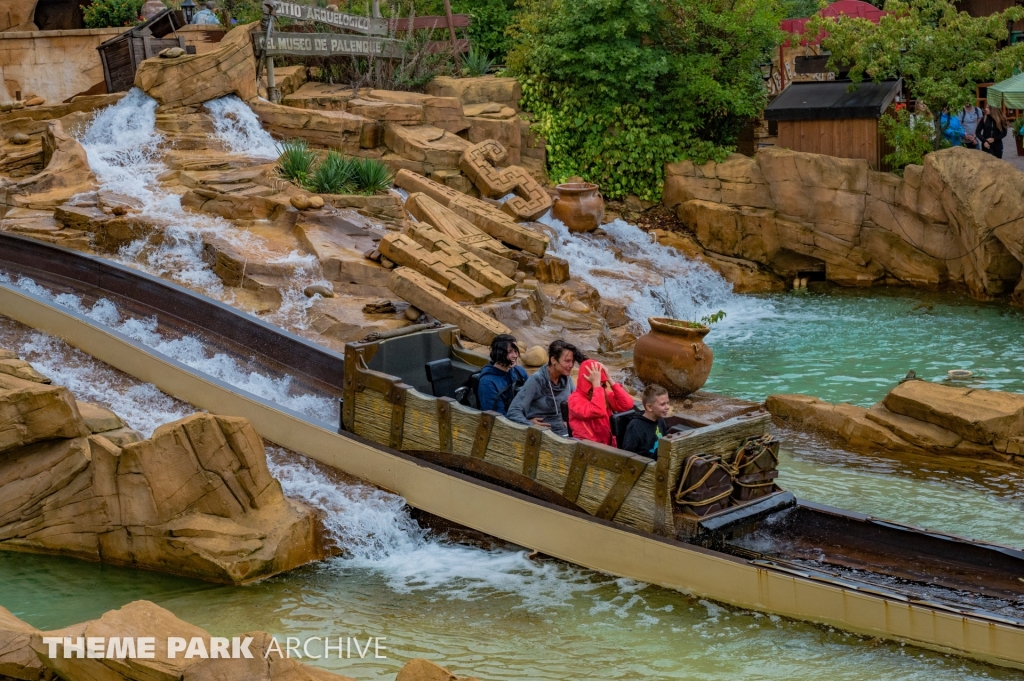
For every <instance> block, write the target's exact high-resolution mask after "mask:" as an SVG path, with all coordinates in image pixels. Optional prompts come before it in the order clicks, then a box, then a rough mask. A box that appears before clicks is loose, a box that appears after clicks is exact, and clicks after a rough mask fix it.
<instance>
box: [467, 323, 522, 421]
mask: <svg viewBox="0 0 1024 681" xmlns="http://www.w3.org/2000/svg"><path fill="white" fill-rule="evenodd" d="M518 362H519V346H517V345H516V339H515V338H514V337H513V336H510V335H509V334H507V333H503V334H500V335H498V336H495V337H494V340H493V341H491V363H490V364H488V365H487V366H485V367H484V368H483V369H481V370H480V382H479V383H478V384H477V389H476V398H477V402H478V403H479V405H480V409H481V410H482V411H496V412H498V413H499V414H501V415H503V416H504V415H505V413H506V412H507V411H508V405H509V404H511V403H512V398H513V397H515V391H516V388H517V387H518V386H521V385H522V384H523V383H525V382H526V379H527V374H526V369H524V368H523V367H521V366H518V364H517V363H518Z"/></svg>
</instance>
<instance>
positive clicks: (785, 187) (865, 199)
mask: <svg viewBox="0 0 1024 681" xmlns="http://www.w3.org/2000/svg"><path fill="white" fill-rule="evenodd" d="M665 171H666V180H665V187H664V192H663V203H664V205H665V206H666V207H669V208H671V209H673V210H675V211H676V213H677V215H678V216H679V218H680V219H681V220H682V221H683V222H685V223H686V224H688V225H689V226H690V227H691V228H692V229H693V231H694V233H695V234H696V237H697V240H698V241H699V242H700V245H701V246H702V247H703V248H704V249H706V251H708V253H709V254H712V255H717V256H726V257H731V258H737V259H741V260H745V261H748V262H750V263H753V264H754V265H755V266H756V265H760V266H764V267H766V268H768V270H770V271H771V272H773V273H775V274H777V275H779V276H781V277H783V278H792V277H793V276H795V275H796V274H797V273H799V272H807V271H821V270H823V271H824V274H825V277H826V278H827V279H828V280H830V281H834V282H836V283H839V284H842V285H850V286H869V285H872V284H879V283H901V284H909V285H913V286H918V287H922V288H929V289H938V288H942V287H945V286H947V285H959V286H963V287H965V288H967V290H969V291H970V292H971V294H972V295H974V296H976V297H979V298H987V297H993V296H999V295H1003V294H1009V293H1011V292H1013V291H1014V289H1015V287H1016V286H1018V282H1020V280H1021V277H1020V275H1021V269H1022V268H1021V263H1022V262H1024V251H1022V246H1021V244H1022V243H1024V176H1022V175H1021V174H1020V173H1019V172H1017V171H1016V170H1015V169H1014V168H1013V167H1012V166H1010V165H1009V164H1008V163H1006V162H1003V161H1000V160H999V159H996V158H994V157H992V156H989V155H988V154H983V153H981V152H977V151H973V150H969V149H964V148H959V147H957V148H952V149H946V150H943V151H939V152H934V153H931V154H928V155H927V156H926V157H925V163H924V165H923V166H908V167H907V168H906V170H905V171H904V176H903V177H902V178H900V177H898V176H896V175H894V174H892V173H883V172H876V171H872V170H871V169H870V168H869V167H868V165H867V162H866V161H864V160H861V159H843V158H835V157H831V156H823V155H819V154H808V153H802V152H793V151H788V150H784V149H762V150H760V151H759V152H758V154H757V156H756V157H754V158H748V157H745V156H740V155H738V154H734V155H732V156H730V157H729V158H728V159H727V160H726V161H724V162H722V163H714V162H711V163H708V164H705V165H703V166H695V165H694V164H692V163H689V162H682V163H675V164H669V165H666V167H665Z"/></svg>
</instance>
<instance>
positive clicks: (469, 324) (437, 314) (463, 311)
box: [388, 267, 509, 345]
mask: <svg viewBox="0 0 1024 681" xmlns="http://www.w3.org/2000/svg"><path fill="white" fill-rule="evenodd" d="M388 288H390V289H391V291H392V292H394V294H395V295H396V296H398V297H399V298H401V299H402V300H405V301H406V302H408V303H409V304H410V305H414V306H416V307H418V308H419V309H421V310H423V311H424V312H426V313H427V314H429V315H430V316H431V317H433V318H434V319H436V320H438V321H440V322H443V323H445V324H454V325H455V326H458V327H459V330H460V331H461V332H462V334H463V335H464V336H466V337H467V338H469V339H470V340H471V341H474V342H476V343H482V344H484V345H489V344H490V343H491V341H492V340H494V337H495V336H497V335H499V334H502V333H509V328H508V327H507V326H505V325H504V324H502V323H501V322H499V321H497V320H496V319H494V318H493V317H489V316H488V315H486V314H484V313H483V312H480V311H479V310H476V309H473V308H471V307H466V306H463V305H459V304H458V303H456V302H455V301H453V300H451V299H450V298H448V297H447V296H445V292H444V289H442V288H441V287H440V286H438V285H437V284H435V283H434V282H433V281H431V280H430V279H428V278H427V277H425V276H424V275H422V274H420V273H419V272H415V271H413V270H411V269H409V268H408V267H399V268H396V269H395V270H394V271H393V272H392V273H391V278H390V279H389V280H388Z"/></svg>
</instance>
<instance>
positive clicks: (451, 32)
mask: <svg viewBox="0 0 1024 681" xmlns="http://www.w3.org/2000/svg"><path fill="white" fill-rule="evenodd" d="M444 15H445V16H446V17H448V36H449V37H450V38H451V40H452V52H453V53H454V54H455V66H456V68H458V69H461V68H462V55H461V54H459V50H458V47H457V46H456V44H455V17H453V16H452V3H451V0H444Z"/></svg>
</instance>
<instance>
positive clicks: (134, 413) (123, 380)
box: [10, 332, 196, 437]
mask: <svg viewBox="0 0 1024 681" xmlns="http://www.w3.org/2000/svg"><path fill="white" fill-rule="evenodd" d="M10 349H12V350H14V351H15V352H17V353H18V356H19V357H21V358H22V359H24V360H25V361H27V362H31V363H32V365H33V366H35V368H36V369H38V370H39V371H41V372H42V373H43V374H44V375H45V376H48V377H49V378H50V379H51V380H52V381H53V383H54V384H55V385H62V386H64V387H66V388H67V389H68V390H70V391H71V392H72V393H73V394H74V395H75V397H76V398H77V399H79V400H82V401H85V402H94V403H96V404H99V405H102V406H104V407H106V408H108V409H110V410H112V411H113V412H114V413H116V414H117V415H118V416H120V417H121V420H122V421H124V422H125V423H126V424H127V425H128V426H129V427H131V428H134V429H135V430H137V431H139V432H140V433H141V434H142V436H143V437H149V436H150V435H152V434H153V431H154V430H156V428H157V427H158V426H160V425H163V424H164V423H170V422H171V421H177V420H178V419H182V418H185V417H186V416H188V415H189V414H193V413H195V412H196V409H195V408H194V407H192V406H191V405H188V404H185V403H184V402H179V401H178V400H176V399H174V398H173V397H170V396H169V395H167V394H165V393H163V392H161V391H160V390H158V389H157V388H156V386H154V385H152V384H151V383H143V382H141V381H137V380H135V379H132V378H131V377H127V376H124V375H121V374H119V373H118V372H116V371H115V370H114V369H111V368H110V367H108V366H106V365H105V364H102V363H100V362H98V361H97V360H96V359H94V358H93V357H91V356H89V355H87V354H85V353H84V352H82V351H80V350H76V349H75V348H72V347H70V346H69V345H67V344H66V343H64V341H61V340H59V339H57V338H54V337H53V336H50V335H47V334H44V333H40V332H33V333H31V334H30V335H28V336H27V337H26V338H24V339H23V340H22V341H21V342H19V343H16V344H15V347H13V348H10Z"/></svg>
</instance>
